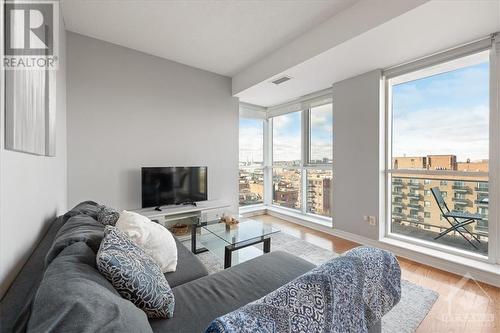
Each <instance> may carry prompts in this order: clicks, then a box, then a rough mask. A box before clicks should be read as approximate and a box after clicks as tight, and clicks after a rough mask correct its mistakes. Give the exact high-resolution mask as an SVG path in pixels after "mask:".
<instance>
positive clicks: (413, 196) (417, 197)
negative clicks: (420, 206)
mask: <svg viewBox="0 0 500 333" xmlns="http://www.w3.org/2000/svg"><path fill="white" fill-rule="evenodd" d="M407 196H408V198H412V199H419V200H421V199H422V195H421V194H418V193H411V192H410V193H408V194H407Z"/></svg>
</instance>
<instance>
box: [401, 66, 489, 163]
mask: <svg viewBox="0 0 500 333" xmlns="http://www.w3.org/2000/svg"><path fill="white" fill-rule="evenodd" d="M488 90H489V65H488V63H481V64H478V65H473V66H469V67H465V68H461V69H457V70H454V71H450V72H446V73H441V74H438V75H434V76H429V77H425V78H422V79H418V80H414V81H410V82H406V83H402V84H399V85H396V86H394V88H393V120H392V123H393V147H392V149H393V156H404V155H406V156H425V155H428V154H429V155H430V154H446V155H447V154H453V155H456V156H457V159H458V160H459V161H466V160H467V159H468V158H470V159H471V160H479V159H487V158H488V156H489V153H488V150H489V106H488V105H489V91H488Z"/></svg>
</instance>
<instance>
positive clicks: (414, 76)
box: [386, 49, 497, 256]
mask: <svg viewBox="0 0 500 333" xmlns="http://www.w3.org/2000/svg"><path fill="white" fill-rule="evenodd" d="M449 59H450V58H448V61H438V62H436V63H434V64H431V65H428V66H423V65H420V66H415V68H414V69H412V68H411V66H407V68H409V69H408V70H401V71H400V73H397V71H394V72H396V73H397V74H396V75H388V77H387V81H386V82H387V97H388V98H387V102H388V118H387V119H388V121H387V124H388V139H389V140H388V149H387V151H388V157H389V158H388V161H387V165H388V166H387V175H388V191H387V192H388V198H389V200H388V201H389V202H388V205H387V207H388V232H389V234H392V235H397V236H403V237H409V238H410V239H415V240H418V241H421V242H422V243H423V244H429V245H432V246H438V247H440V246H442V247H443V249H444V248H448V249H451V250H460V251H467V252H472V253H475V254H479V255H482V256H488V249H489V241H490V235H489V222H490V216H489V205H490V200H489V180H490V174H489V171H490V135H489V134H490V126H492V125H491V124H490V60H489V59H490V51H489V50H488V49H484V50H478V51H477V52H475V53H472V54H471V53H470V52H468V53H467V54H463V55H460V56H456V57H452V60H449ZM429 62H430V63H432V61H430V60H429ZM422 63H423V62H421V64H422ZM495 144H497V143H495ZM467 222H468V223H467ZM454 226H455V227H454Z"/></svg>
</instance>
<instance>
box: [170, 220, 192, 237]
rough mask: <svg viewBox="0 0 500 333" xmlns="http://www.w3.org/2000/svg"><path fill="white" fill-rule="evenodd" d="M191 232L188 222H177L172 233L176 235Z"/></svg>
mask: <svg viewBox="0 0 500 333" xmlns="http://www.w3.org/2000/svg"><path fill="white" fill-rule="evenodd" d="M188 232H189V227H188V225H187V224H182V223H176V224H174V225H173V226H172V233H173V234H174V235H176V236H182V235H186V234H187V233H188Z"/></svg>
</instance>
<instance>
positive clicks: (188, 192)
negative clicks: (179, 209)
mask: <svg viewBox="0 0 500 333" xmlns="http://www.w3.org/2000/svg"><path fill="white" fill-rule="evenodd" d="M204 200H207V167H155V168H142V207H143V208H146V207H159V206H164V205H173V204H182V203H191V202H196V201H204Z"/></svg>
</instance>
